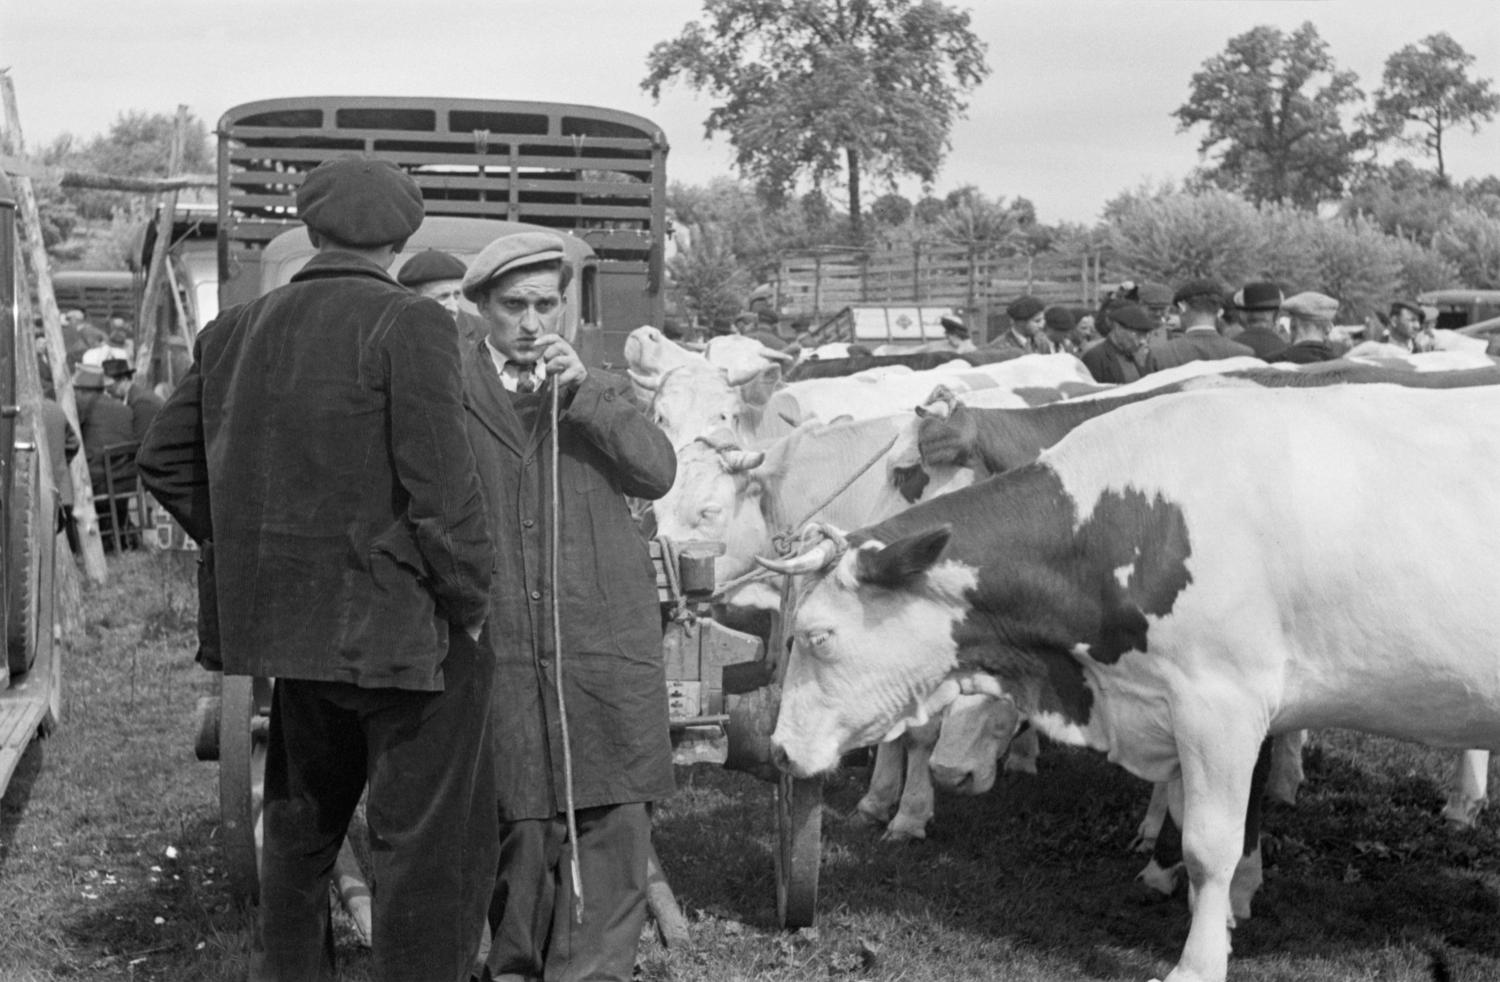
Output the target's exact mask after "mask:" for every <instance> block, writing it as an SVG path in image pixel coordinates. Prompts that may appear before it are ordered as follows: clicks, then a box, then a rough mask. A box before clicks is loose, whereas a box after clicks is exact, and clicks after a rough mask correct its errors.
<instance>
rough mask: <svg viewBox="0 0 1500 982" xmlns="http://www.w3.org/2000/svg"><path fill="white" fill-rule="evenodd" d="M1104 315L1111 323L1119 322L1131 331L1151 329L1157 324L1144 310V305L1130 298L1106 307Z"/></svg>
mask: <svg viewBox="0 0 1500 982" xmlns="http://www.w3.org/2000/svg"><path fill="white" fill-rule="evenodd" d="M1104 316H1105V317H1107V318H1108V319H1109V321H1110V323H1111V324H1119V325H1120V326H1121V327H1128V328H1130V329H1131V330H1132V331H1153V330H1155V329H1156V328H1157V326H1158V324H1157V322H1156V319H1155V318H1153V317H1152V316H1151V315H1150V314H1149V313H1147V312H1146V308H1145V307H1142V306H1141V305H1140V304H1138V303H1135V302H1134V301H1130V300H1127V301H1125V302H1124V303H1116V304H1111V305H1110V306H1109V307H1106V308H1105V310H1104Z"/></svg>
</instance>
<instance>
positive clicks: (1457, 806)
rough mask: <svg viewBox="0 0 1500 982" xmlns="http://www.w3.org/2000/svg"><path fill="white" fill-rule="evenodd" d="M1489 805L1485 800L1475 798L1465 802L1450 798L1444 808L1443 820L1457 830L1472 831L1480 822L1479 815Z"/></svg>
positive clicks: (1460, 799)
mask: <svg viewBox="0 0 1500 982" xmlns="http://www.w3.org/2000/svg"><path fill="white" fill-rule="evenodd" d="M1486 804H1487V802H1486V800H1485V799H1484V798H1473V799H1470V800H1468V801H1465V800H1464V799H1462V798H1457V797H1454V798H1449V799H1448V803H1447V804H1446V805H1444V806H1443V820H1444V821H1446V822H1447V823H1448V824H1449V825H1450V826H1452V827H1453V828H1457V829H1471V828H1473V827H1474V823H1475V822H1477V821H1478V820H1479V813H1480V812H1481V811H1483V810H1484V806H1485V805H1486Z"/></svg>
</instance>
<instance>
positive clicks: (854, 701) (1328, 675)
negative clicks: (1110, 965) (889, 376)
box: [772, 386, 1500, 982]
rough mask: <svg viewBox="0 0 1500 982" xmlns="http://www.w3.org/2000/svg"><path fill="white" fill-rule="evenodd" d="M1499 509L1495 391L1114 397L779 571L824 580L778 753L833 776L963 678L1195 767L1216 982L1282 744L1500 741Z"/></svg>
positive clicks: (799, 656)
mask: <svg viewBox="0 0 1500 982" xmlns="http://www.w3.org/2000/svg"><path fill="white" fill-rule="evenodd" d="M1392 493H1399V494H1400V495H1401V496H1402V498H1403V499H1404V500H1415V501H1421V502H1422V504H1423V507H1422V508H1420V509H1415V508H1413V509H1394V510H1393V509H1391V508H1390V507H1389V497H1390V494H1392ZM1497 508H1500V390H1496V389H1494V388H1490V387H1487V388H1475V389H1460V390H1447V391H1425V390H1413V389H1407V388H1401V387H1396V386H1338V387H1333V388H1328V389H1316V390H1284V391H1274V390H1259V389H1225V390H1219V391H1214V390H1209V391H1203V392H1194V393H1182V394H1177V395H1171V396H1164V397H1162V398H1158V399H1152V400H1148V401H1146V402H1143V403H1141V404H1139V405H1135V406H1127V407H1124V408H1121V409H1119V410H1117V411H1115V412H1112V413H1109V414H1106V415H1104V416H1101V417H1099V418H1098V419H1096V420H1093V421H1091V422H1089V423H1086V424H1084V425H1082V426H1080V427H1078V428H1077V429H1076V430H1074V431H1073V432H1072V433H1071V434H1070V435H1069V436H1068V437H1067V438H1066V439H1064V440H1063V441H1062V442H1061V443H1059V444H1058V445H1057V446H1056V447H1054V448H1052V449H1051V450H1049V451H1047V452H1046V453H1044V454H1043V455H1042V456H1041V457H1040V459H1039V460H1038V461H1037V462H1036V463H1034V464H1031V465H1028V466H1025V467H1022V468H1019V469H1017V470H1014V471H1011V472H1010V473H1007V474H1004V475H1001V476H998V477H995V478H992V479H990V480H987V481H984V482H981V483H979V484H976V485H973V486H971V487H968V488H965V489H962V490H959V491H955V492H953V493H951V494H949V495H945V496H943V497H940V498H937V499H934V500H933V501H931V502H929V503H924V504H921V505H917V506H916V507H914V508H912V509H910V510H908V511H906V512H903V513H902V514H899V515H897V516H895V517H893V518H891V519H889V520H887V521H885V522H882V523H880V524H879V525H875V526H873V527H870V528H866V529H864V530H862V531H860V532H857V533H855V534H853V535H851V536H849V538H848V544H847V548H846V549H843V550H840V549H839V548H838V545H839V544H838V542H837V541H835V540H830V541H828V542H825V543H823V544H822V545H821V546H820V547H819V549H817V550H816V551H815V552H814V553H811V554H808V555H806V556H803V557H802V558H801V560H800V561H797V560H793V561H790V562H789V563H784V564H780V566H779V568H780V569H781V571H783V572H795V571H798V570H801V569H810V568H817V569H819V570H821V571H820V572H819V573H818V574H817V575H816V576H815V577H814V578H813V579H812V580H811V581H810V582H808V583H806V584H805V585H804V590H803V593H802V596H801V598H800V603H799V606H798V608H797V610H796V612H795V615H794V617H793V619H792V632H793V635H792V636H793V644H792V646H791V651H790V654H789V661H788V664H787V670H786V675H785V679H784V682H783V691H782V700H781V706H780V714H779V718H778V721H777V726H776V729H775V732H774V733H773V735H772V746H773V750H774V753H775V754H776V755H777V757H778V760H779V763H780V764H781V765H782V766H783V767H784V768H785V769H786V770H788V771H790V772H791V773H793V774H796V775H799V776H808V775H814V774H819V773H822V772H825V771H828V770H829V769H831V768H832V767H834V766H835V765H836V764H837V762H838V760H839V757H840V755H841V754H842V753H844V752H846V751H848V750H850V749H852V748H854V747H859V746H863V745H866V744H870V743H874V742H876V741H879V740H881V739H885V738H887V737H889V735H890V734H892V733H893V732H897V731H899V730H900V729H901V728H902V727H904V726H906V725H909V724H910V723H912V722H917V721H920V720H922V719H925V718H927V717H928V716H930V714H931V713H932V712H934V711H935V710H937V709H938V708H940V707H941V706H942V705H943V704H944V703H945V702H946V701H947V700H948V699H951V698H952V697H953V696H954V695H956V694H957V693H959V692H961V691H963V690H965V689H968V690H970V691H994V692H997V693H998V692H1004V693H1005V694H1007V695H1009V696H1011V697H1012V698H1014V699H1015V700H1016V702H1017V703H1018V705H1019V706H1020V708H1021V710H1022V711H1023V712H1025V713H1026V714H1027V715H1028V716H1029V717H1030V718H1031V720H1032V722H1033V723H1034V724H1035V725H1037V726H1039V727H1040V728H1041V729H1042V731H1043V732H1045V733H1046V734H1048V735H1049V736H1051V737H1052V738H1054V739H1057V740H1060V741H1063V742H1067V743H1072V744H1080V745H1085V746H1089V747H1093V748H1095V749H1098V750H1102V751H1104V752H1105V753H1107V754H1108V755H1109V758H1110V759H1111V760H1113V761H1115V762H1117V763H1119V764H1121V765H1123V766H1124V767H1126V768H1127V769H1129V770H1130V771H1131V772H1133V773H1135V774H1137V775H1138V776H1140V777H1143V778H1145V779H1147V780H1151V781H1166V780H1174V779H1180V780H1181V782H1182V788H1183V851H1184V854H1185V857H1186V864H1187V870H1188V875H1189V879H1190V882H1191V885H1192V887H1193V891H1192V900H1191V903H1192V925H1191V928H1190V930H1189V933H1188V938H1187V943H1186V946H1185V948H1184V950H1183V953H1182V957H1181V959H1180V961H1179V962H1178V964H1177V966H1176V967H1175V968H1174V970H1173V971H1172V973H1171V975H1170V976H1169V979H1170V980H1171V982H1218V980H1222V979H1224V977H1225V974H1226V971H1227V966H1228V955H1229V944H1228V936H1227V934H1226V931H1225V926H1226V924H1230V925H1232V924H1233V916H1234V915H1235V914H1238V915H1240V916H1246V915H1248V913H1249V905H1248V901H1249V892H1250V891H1253V887H1254V885H1255V881H1256V879H1257V875H1256V874H1258V867H1259V863H1258V853H1256V854H1254V855H1252V856H1249V857H1245V862H1243V863H1242V862H1241V857H1242V851H1243V846H1244V843H1243V835H1244V831H1245V812H1246V806H1247V804H1248V802H1249V800H1250V788H1251V781H1252V772H1253V770H1254V765H1255V761H1256V757H1257V750H1258V748H1259V747H1260V746H1261V744H1262V741H1263V740H1264V738H1265V737H1266V736H1267V735H1268V734H1275V733H1281V732H1286V731H1289V730H1296V729H1304V728H1315V727H1340V728H1349V729H1356V730H1363V731H1367V732H1372V733H1378V734H1384V735H1387V736H1392V737H1397V738H1402V739H1411V740H1418V741H1422V742H1426V743H1430V744H1433V745H1438V746H1449V747H1454V748H1463V747H1487V748H1494V747H1497V746H1500V653H1497V651H1496V649H1495V641H1494V639H1495V637H1496V636H1497V634H1500V604H1496V603H1495V602H1494V597H1493V584H1494V582H1495V580H1496V578H1497V577H1500V523H1497V522H1496V521H1495V520H1494V516H1495V514H1496V513H1497ZM1393 598H1396V599H1393ZM1232 895H1233V899H1232Z"/></svg>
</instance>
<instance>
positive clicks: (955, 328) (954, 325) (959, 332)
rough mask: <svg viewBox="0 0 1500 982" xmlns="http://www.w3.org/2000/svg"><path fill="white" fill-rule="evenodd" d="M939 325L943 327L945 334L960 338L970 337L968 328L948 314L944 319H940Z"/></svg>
mask: <svg viewBox="0 0 1500 982" xmlns="http://www.w3.org/2000/svg"><path fill="white" fill-rule="evenodd" d="M938 323H939V324H941V325H943V333H944V334H952V335H954V336H956V337H960V338H967V337H968V336H969V328H968V326H967V325H966V324H964V322H963V321H961V320H959V319H958V318H957V317H951V316H949V315H947V314H944V315H943V316H942V317H939V318H938Z"/></svg>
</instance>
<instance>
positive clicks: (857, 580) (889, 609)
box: [760, 526, 978, 776]
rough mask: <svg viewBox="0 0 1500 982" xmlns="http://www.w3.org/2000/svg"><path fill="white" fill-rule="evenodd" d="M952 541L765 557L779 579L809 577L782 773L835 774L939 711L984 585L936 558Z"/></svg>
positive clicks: (933, 535)
mask: <svg viewBox="0 0 1500 982" xmlns="http://www.w3.org/2000/svg"><path fill="white" fill-rule="evenodd" d="M950 534H951V532H950V530H949V528H948V527H947V526H943V527H940V528H937V529H933V530H930V531H926V532H921V533H918V534H916V535H912V536H908V537H907V538H904V539H901V540H899V541H897V542H893V543H890V544H889V545H886V544H884V543H880V542H876V541H868V542H865V543H863V544H861V545H859V546H858V547H857V548H844V547H843V546H842V541H841V539H840V538H839V537H837V536H835V537H832V538H827V539H824V540H823V541H822V542H820V543H819V544H818V545H817V546H816V547H814V549H813V550H811V551H810V552H807V553H804V554H803V555H801V556H797V557H794V558H793V559H791V560H788V561H786V562H777V561H774V560H766V559H762V560H760V562H761V565H763V566H765V567H766V568H768V569H771V570H773V571H776V572H782V573H788V574H796V573H810V574H812V575H811V578H810V580H809V581H808V582H807V583H806V584H805V585H804V588H803V592H802V594H801V596H800V598H799V600H798V603H797V609H796V612H795V614H794V615H793V617H792V618H791V623H790V625H789V626H788V633H789V635H790V638H791V650H790V652H789V658H788V662H787V669H786V675H785V678H784V680H783V682H782V696H781V709H780V713H779V715H778V718H777V723H776V730H775V732H774V733H773V734H772V736H771V743H772V751H773V754H774V755H775V757H776V758H777V761H778V764H779V765H780V766H782V767H783V768H785V769H786V770H788V771H790V772H791V773H793V774H796V775H799V776H808V775H812V774H819V773H822V772H824V771H828V770H830V769H832V768H833V767H834V766H835V765H837V763H838V761H839V757H840V756H841V755H842V754H843V753H844V752H846V751H848V750H852V749H854V748H856V747H861V746H867V745H869V744H872V743H877V742H879V741H881V740H883V739H888V738H890V737H891V736H892V735H894V734H895V733H899V732H900V731H901V730H904V729H905V727H906V726H907V725H911V724H915V723H920V722H925V720H926V719H927V718H928V717H929V716H930V715H931V714H932V712H934V711H935V710H936V709H938V708H941V705H940V704H939V703H938V702H934V701H932V699H933V697H934V696H935V694H936V693H937V692H938V689H939V687H940V685H941V684H942V683H943V681H944V678H945V677H946V676H947V675H948V674H949V673H950V672H951V671H952V670H953V669H954V668H955V667H956V666H957V652H958V646H957V643H956V642H955V641H954V638H953V631H954V627H955V626H956V625H957V624H958V623H959V622H961V621H962V620H963V619H964V618H965V616H966V615H967V614H968V611H969V606H970V601H969V594H970V593H971V592H972V591H973V590H974V588H975V587H976V585H977V583H978V571H977V570H976V569H974V568H973V567H970V566H967V565H964V564H961V563H957V562H951V561H950V562H943V561H941V557H942V553H943V549H944V548H945V547H946V546H947V544H948V539H949V536H950ZM956 695H957V691H956V690H955V691H953V692H952V693H951V694H949V695H948V696H947V697H946V701H950V702H951V701H952V698H953V697H954V696H956ZM939 702H941V700H939ZM942 704H946V703H945V702H943V703H942Z"/></svg>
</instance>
